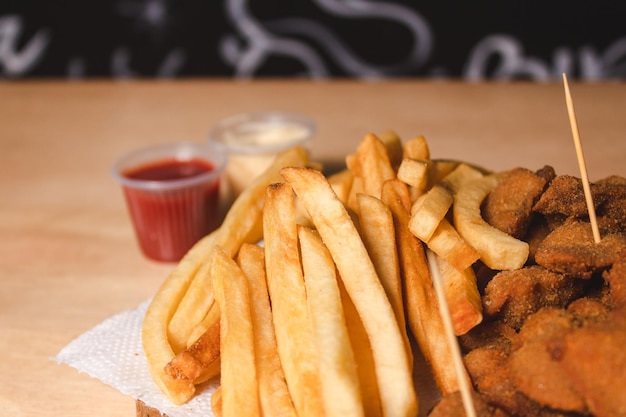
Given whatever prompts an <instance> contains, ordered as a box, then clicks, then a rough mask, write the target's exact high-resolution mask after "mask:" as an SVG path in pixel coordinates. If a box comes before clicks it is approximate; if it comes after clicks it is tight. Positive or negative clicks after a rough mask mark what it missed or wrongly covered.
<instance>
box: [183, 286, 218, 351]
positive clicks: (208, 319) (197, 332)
mask: <svg viewBox="0 0 626 417" xmlns="http://www.w3.org/2000/svg"><path fill="white" fill-rule="evenodd" d="M211 285H212V284H211ZM211 298H212V299H213V304H212V305H211V308H210V309H209V311H208V312H207V313H206V315H205V316H204V318H202V320H200V322H199V323H198V324H197V325H196V327H194V328H193V329H192V330H191V333H190V334H189V339H188V340H187V344H186V345H187V346H191V345H193V344H194V343H195V342H196V341H197V340H198V339H199V338H200V337H201V336H202V335H203V334H204V333H205V332H206V331H207V330H208V329H209V328H210V327H211V326H213V325H214V324H215V323H218V322H219V321H220V308H219V307H218V306H217V303H216V302H215V297H213V290H211Z"/></svg>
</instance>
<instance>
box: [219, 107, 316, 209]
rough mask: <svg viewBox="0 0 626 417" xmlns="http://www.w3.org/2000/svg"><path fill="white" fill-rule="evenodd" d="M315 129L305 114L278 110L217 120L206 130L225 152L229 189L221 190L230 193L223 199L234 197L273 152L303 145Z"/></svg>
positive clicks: (255, 175)
mask: <svg viewBox="0 0 626 417" xmlns="http://www.w3.org/2000/svg"><path fill="white" fill-rule="evenodd" d="M315 128H316V125H315V122H314V121H313V120H312V119H311V118H309V117H307V116H305V115H302V114H297V113H289V112H279V111H273V112H260V113H245V114H238V115H235V116H232V117H229V118H227V119H224V120H222V121H220V122H219V123H218V124H217V125H216V126H215V127H214V128H213V129H212V130H211V132H210V133H209V143H211V144H215V145H216V146H218V147H220V148H222V149H224V151H225V152H227V154H228V167H227V168H226V172H225V179H226V181H225V182H226V185H225V186H226V187H227V188H228V190H224V191H225V192H226V193H227V194H229V195H228V196H226V197H225V198H226V199H231V200H232V199H233V198H236V197H237V196H238V195H239V194H240V193H241V192H242V191H243V190H244V189H245V188H246V187H247V186H248V185H249V184H250V182H252V180H253V179H255V178H256V177H257V176H259V174H261V173H262V172H263V171H265V169H266V168H267V167H268V166H269V165H270V164H271V163H272V161H273V160H274V157H275V156H276V154H278V153H280V152H282V151H284V150H287V149H289V148H293V147H295V146H305V147H306V144H307V142H309V141H310V140H311V138H312V137H313V134H314V132H315Z"/></svg>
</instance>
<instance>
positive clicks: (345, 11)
mask: <svg viewBox="0 0 626 417" xmlns="http://www.w3.org/2000/svg"><path fill="white" fill-rule="evenodd" d="M625 19H626V2H623V1H620V0H613V1H607V0H604V1H593V2H592V1H538V0H529V1H521V0H520V1H512V0H500V1H498V0H479V1H470V0H467V1H451V0H440V1H435V0H430V1H408V0H391V1H375V0H262V1H261V0H256V1H252V0H59V1H55V0H2V1H1V2H0V77H2V78H5V79H13V80H15V79H23V78H50V77H52V78H68V79H75V78H103V77H104V78H161V77H162V78H185V77H234V78H263V77H306V78H331V77H333V78H343V77H345V78H364V79H365V78H367V79H370V78H373V79H377V78H388V77H423V78H455V79H465V80H482V79H491V80H519V79H528V80H535V81H546V80H551V79H557V78H558V77H560V76H561V74H562V73H563V72H566V73H567V74H568V76H569V77H571V78H577V79H582V80H592V81H593V80H607V79H609V80H621V79H624V78H626V25H624V20H625Z"/></svg>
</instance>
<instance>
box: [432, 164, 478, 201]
mask: <svg viewBox="0 0 626 417" xmlns="http://www.w3.org/2000/svg"><path fill="white" fill-rule="evenodd" d="M440 164H441V163H439V164H437V165H440ZM451 164H453V165H454V169H452V170H451V171H450V172H449V173H447V174H446V175H445V176H444V177H443V178H441V181H440V182H439V184H441V186H443V187H445V188H446V189H448V190H449V191H450V192H451V193H452V194H456V192H457V191H458V190H459V189H460V188H461V187H463V185H464V184H466V183H468V182H469V181H473V180H475V179H478V178H482V177H483V176H484V173H483V171H481V170H479V169H478V168H476V167H474V166H471V165H468V164H466V163H458V162H452V163H451Z"/></svg>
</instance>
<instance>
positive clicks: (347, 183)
mask: <svg viewBox="0 0 626 417" xmlns="http://www.w3.org/2000/svg"><path fill="white" fill-rule="evenodd" d="M353 181H354V174H353V173H352V171H350V170H349V169H344V170H342V171H339V172H337V173H335V174H333V175H331V176H329V177H328V182H329V183H330V186H331V187H333V190H334V191H335V194H337V197H339V199H340V200H341V201H342V202H343V203H344V204H347V203H348V197H349V196H350V190H351V189H352V182H353Z"/></svg>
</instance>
